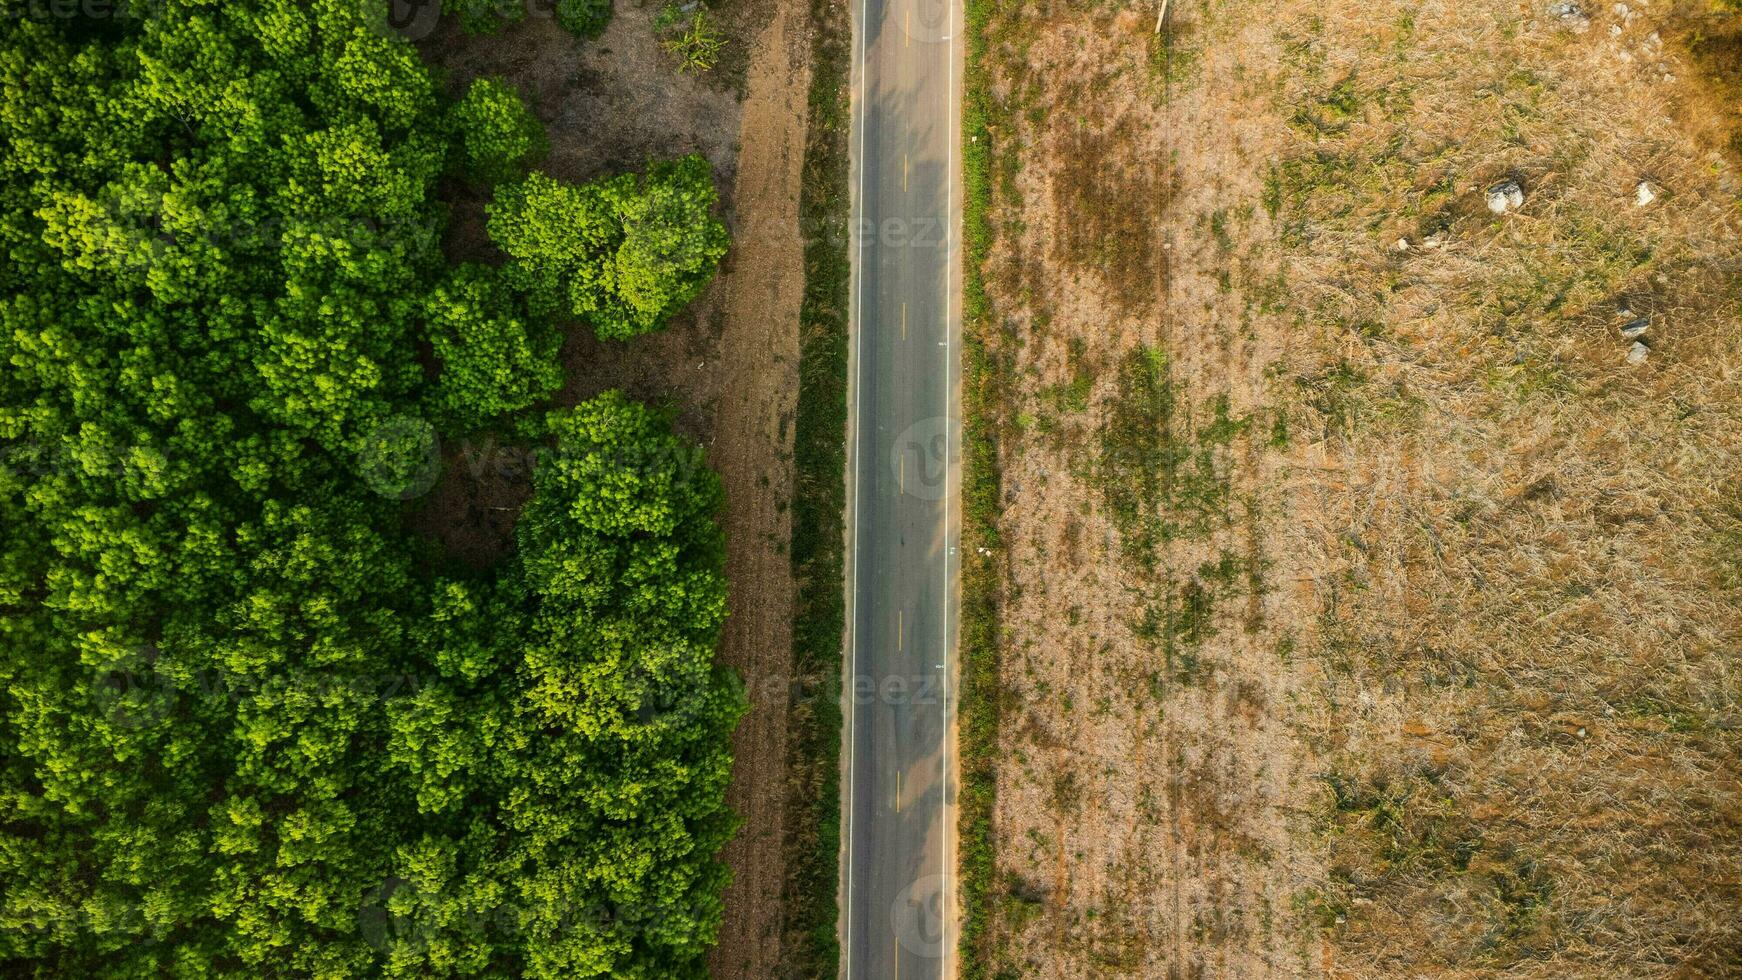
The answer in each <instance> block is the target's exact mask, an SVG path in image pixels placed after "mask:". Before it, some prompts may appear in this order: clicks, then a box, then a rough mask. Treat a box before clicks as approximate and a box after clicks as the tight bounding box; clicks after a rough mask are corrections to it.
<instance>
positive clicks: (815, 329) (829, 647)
mask: <svg viewBox="0 0 1742 980" xmlns="http://www.w3.org/2000/svg"><path fill="white" fill-rule="evenodd" d="M810 13H811V31H812V34H811V38H812V40H811V88H810V94H809V110H808V111H809V123H808V126H807V129H806V132H807V136H806V143H805V158H804V185H803V189H802V191H801V193H800V198H799V227H800V229H801V230H802V232H803V234H804V237H805V256H804V270H805V295H804V306H803V308H802V310H801V312H800V319H799V345H800V347H799V392H798V418H797V423H796V432H795V436H794V440H795V441H794V447H793V453H794V467H795V469H796V478H795V491H794V499H793V517H792V522H793V526H792V574H793V581H794V582H795V584H796V586H797V602H796V607H795V608H794V610H793V651H792V664H793V683H792V685H791V691H792V698H793V700H792V705H791V709H790V716H789V719H788V726H789V727H788V734H787V739H788V745H789V750H788V751H789V753H790V759H789V762H788V769H789V772H790V785H789V786H788V801H789V802H788V806H787V818H786V823H787V835H786V836H787V839H786V866H787V886H786V909H785V914H786V919H785V935H784V936H783V937H782V949H781V953H782V963H781V976H782V977H792V978H799V977H828V976H834V975H835V974H836V972H837V971H838V969H839V961H840V941H839V937H838V936H837V935H836V924H837V921H838V918H839V909H838V907H837V906H838V901H837V898H838V896H837V894H836V890H837V887H838V882H839V878H840V871H839V868H840V847H841V825H840V821H841V801H840V766H841V723H842V709H841V696H842V689H841V685H842V673H841V671H842V661H841V656H842V653H841V648H842V639H843V637H844V635H845V629H846V592H845V589H844V587H843V581H844V579H843V574H844V570H845V566H844V560H845V541H846V539H845V527H844V523H843V519H844V517H845V514H846V507H847V487H846V472H847V452H846V447H847V442H846V440H847V361H848V351H849V338H848V309H849V308H848V303H849V297H848V293H849V289H850V286H849V284H850V281H851V275H852V266H851V257H850V255H849V252H848V248H849V241H850V237H849V233H848V227H847V225H848V221H849V220H850V209H851V204H852V201H851V198H850V197H849V193H850V188H849V186H848V172H849V168H850V165H851V161H850V158H849V156H848V153H849V145H848V141H849V129H850V108H849V103H848V90H847V82H848V77H849V73H850V72H851V70H852V26H851V23H852V22H851V14H850V12H849V11H848V9H847V7H846V5H845V4H844V3H842V2H840V0H812V2H811V5H810Z"/></svg>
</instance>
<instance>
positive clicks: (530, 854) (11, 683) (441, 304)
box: [0, 0, 742, 978]
mask: <svg viewBox="0 0 1742 980" xmlns="http://www.w3.org/2000/svg"><path fill="white" fill-rule="evenodd" d="M366 8H367V5H365V4H359V3H357V2H356V0H313V2H310V0H251V2H247V3H236V2H225V3H220V2H215V0H159V2H157V3H153V4H150V5H144V6H138V5H136V6H135V7H134V8H132V9H133V10H135V11H136V12H137V13H136V15H134V16H129V17H126V18H115V19H107V20H92V19H90V18H79V17H73V18H55V17H45V18H33V17H29V16H25V17H5V18H0V527H3V528H4V533H0V972H3V973H5V974H6V975H9V976H11V975H39V976H45V977H46V976H53V977H69V976H78V977H87V976H88V977H141V978H144V977H160V976H214V977H248V978H255V977H262V976H305V975H306V976H322V977H351V976H379V975H389V976H419V977H421V976H441V975H490V976H500V975H526V976H538V977H565V978H566V977H587V976H615V977H646V978H667V977H683V976H699V975H701V973H702V967H701V966H700V956H701V953H702V951H703V950H704V949H705V947H706V945H707V944H708V943H709V942H710V941H711V939H712V936H713V934H714V932H715V930H716V929H717V926H718V922H719V915H720V910H719V892H720V889H721V887H722V885H723V880H722V878H723V875H724V871H723V869H722V867H721V866H720V865H719V863H718V862H717V861H716V859H715V854H716V852H717V850H718V848H719V847H720V845H721V843H722V842H723V841H724V839H725V837H726V835H727V834H728V833H729V832H730V829H731V828H730V819H729V816H728V814H727V812H726V811H725V809H724V807H723V794H724V786H725V780H726V773H727V768H728V765H729V756H728V754H727V744H728V743H727V735H728V733H729V731H730V729H731V728H732V726H733V725H734V724H735V722H736V718H737V716H738V713H739V712H740V710H741V705H742V695H741V692H740V691H739V690H738V688H737V686H736V683H735V681H733V680H732V679H731V678H730V677H729V676H727V675H725V674H723V673H721V672H719V671H718V670H717V669H716V668H715V667H714V665H713V660H712V650H713V646H714V643H715V640H716V638H717V635H718V632H719V628H720V622H721V619H722V616H723V614H724V613H723V611H724V597H723V596H724V593H723V589H724V585H723V578H722V557H721V541H720V535H719V532H718V530H717V529H716V527H715V525H714V523H713V516H714V513H715V511H716V509H717V507H718V505H719V497H720V490H719V486H718V482H717V480H716V479H715V478H714V477H713V475H712V474H711V473H710V472H709V471H708V470H707V469H706V468H705V467H704V466H702V465H701V464H700V461H699V460H698V459H697V458H696V457H695V455H694V453H693V452H692V451H690V450H689V449H687V448H686V447H685V446H684V445H683V444H682V443H681V442H680V441H679V440H677V439H676V438H675V437H674V436H672V435H671V434H670V431H669V425H668V424H667V420H666V419H665V418H663V417H662V416H660V415H659V414H657V413H655V412H653V411H651V410H650V409H647V408H645V407H643V406H640V405H637V404H634V403H632V402H629V401H627V400H625V399H624V398H622V397H620V396H617V395H607V396H604V397H602V398H599V399H596V400H594V401H592V402H589V403H586V404H583V405H581V406H579V407H577V408H574V409H570V410H559V411H552V412H550V413H548V415H546V416H543V417H540V416H536V415H531V414H529V412H530V411H531V410H532V409H534V408H536V407H537V406H538V405H539V403H540V402H541V401H542V400H544V399H545V398H546V397H547V396H548V395H549V394H550V393H551V392H552V391H553V390H554V389H555V388H556V387H557V386H558V385H559V383H560V381H561V377H560V374H559V371H558V368H557V366H556V361H555V353H556V346H557V342H558V338H559V333H558V328H557V325H556V324H554V323H553V321H552V320H551V314H552V312H553V311H554V310H556V309H557V308H558V307H559V306H560V307H561V308H563V309H568V310H572V311H574V312H577V313H579V314H582V315H584V316H585V317H586V318H587V319H588V320H589V321H590V322H592V323H593V324H594V325H595V327H596V328H597V329H598V330H599V331H600V332H601V333H602V334H605V335H607V336H627V335H629V334H633V333H636V332H640V331H643V330H646V329H649V328H651V327H653V326H657V325H658V324H659V323H660V322H661V321H662V320H663V319H664V318H665V317H667V316H669V315H670V314H671V313H672V312H674V311H675V310H676V309H677V308H678V307H680V306H681V305H682V304H683V303H684V302H685V301H687V300H688V299H689V298H691V297H693V296H694V295H695V293H696V291H697V290H699V289H700V288H701V285H702V284H703V283H705V281H706V279H707V277H708V276H709V275H710V274H711V272H712V270H713V267H714V265H715V263H716V262H717V260H718V258H719V255H720V253H721V252H722V251H723V249H724V231H723V229H721V228H720V226H719V224H718V222H717V221H716V220H715V219H713V218H712V217H711V214H710V209H711V206H712V204H713V192H712V184H711V180H710V178H709V175H708V173H707V170H706V167H705V165H702V164H700V163H699V162H697V161H691V160H685V161H679V162H676V163H673V164H662V165H655V166H653V167H652V168H651V169H650V170H649V172H648V174H647V175H646V176H644V177H643V176H635V175H629V176H624V177H614V178H609V179H607V180H605V181H602V182H600V183H599V184H596V185H593V186H591V187H586V188H572V187H564V186H563V185H560V184H556V183H555V182H554V181H550V180H549V179H548V178H544V177H541V176H538V175H532V176H530V177H522V176H521V174H522V171H523V169H524V166H525V165H526V164H527V163H528V162H529V161H530V160H531V159H533V158H534V157H535V155H536V152H537V149H538V147H539V145H540V143H541V138H542V134H541V133H538V132H537V131H536V127H535V126H534V125H533V124H531V116H530V115H529V114H527V113H526V111H525V108H524V107H523V106H521V105H520V103H519V101H518V99H517V98H515V97H514V96H513V93H512V92H511V91H509V90H507V89H505V88H502V87H500V86H493V85H484V86H482V87H480V86H474V87H473V88H472V89H471V90H470V91H469V92H468V93H467V95H466V96H465V97H464V98H463V99H461V100H460V101H459V102H457V103H453V104H450V103H448V102H447V101H446V100H445V99H444V98H443V96H442V95H441V93H440V92H439V90H438V89H437V87H436V85H435V84H434V83H433V81H432V78H431V76H430V73H429V72H428V71H427V70H426V68H425V67H424V66H423V64H422V63H421V62H420V61H419V59H418V57H417V55H416V53H415V51H414V50H413V49H412V48H411V47H410V46H409V45H408V44H406V43H405V42H404V41H403V40H402V39H400V38H398V37H396V36H394V35H393V34H392V33H391V32H390V31H385V30H382V29H380V27H379V23H378V20H377V18H375V17H374V16H372V14H373V13H374V12H372V11H370V10H368V9H366ZM455 161H459V162H458V163H456V162H455ZM456 166H457V167H459V168H460V169H461V170H462V171H464V172H465V175H466V176H468V177H475V178H477V179H480V180H485V181H507V182H508V183H505V184H503V189H502V191H501V194H502V200H504V201H510V202H512V201H522V202H525V201H530V200H531V199H532V198H533V197H534V196H535V195H547V196H549V197H550V198H552V199H553V200H554V199H559V198H560V199H562V200H565V201H567V200H570V199H573V200H580V201H583V202H585V205H584V211H585V215H586V217H587V221H586V222H582V223H580V227H579V228H578V229H569V228H559V227H556V226H555V225H552V226H551V227H534V226H535V225H536V220H537V219H533V218H530V217H527V216H524V215H523V216H520V217H516V218H506V217H504V218H498V217H497V216H496V215H492V224H493V229H494V228H495V226H496V225H497V224H500V223H501V222H503V221H506V222H507V225H506V226H505V227H518V228H520V229H521V230H520V231H517V232H515V233H513V234H505V235H503V236H500V237H501V238H502V240H503V242H504V249H505V251H506V252H507V253H508V255H509V256H511V257H512V258H511V260H510V261H509V263H508V264H507V265H505V266H503V267H500V268H498V267H492V266H486V265H467V266H461V267H450V266H448V264H447V263H446V262H445V261H444V259H443V258H442V254H441V251H440V248H439V245H440V240H441V235H442V232H443V228H444V218H443V209H442V206H441V203H440V201H439V200H438V199H437V196H436V187H437V185H438V180H439V178H440V177H441V176H442V174H443V173H444V172H448V171H449V170H450V168H452V167H456ZM504 213H505V214H506V213H507V212H504ZM565 234H566V235H572V236H574V237H572V238H563V237H562V235H565ZM533 241H536V247H533V248H525V249H523V250H522V251H516V248H515V246H516V245H517V244H523V243H525V242H533ZM565 248H572V252H567V253H565V252H564V249H565ZM420 350H428V351H430V352H432V353H433V362H434V363H425V361H424V360H422V359H420ZM515 413H518V414H517V416H516V417H517V419H518V420H519V421H518V424H517V431H526V430H527V429H530V428H533V427H535V426H533V425H530V424H528V420H531V422H533V423H537V425H536V427H537V428H542V429H543V430H544V431H546V432H548V435H549V437H550V440H551V441H552V447H551V449H550V450H549V452H548V453H547V454H545V455H544V456H543V458H542V459H541V461H540V463H539V465H538V466H537V467H536V469H535V472H534V487H533V496H532V499H531V502H530V503H529V504H528V506H527V508H526V511H525V513H524V514H523V516H522V518H521V520H520V522H519V524H518V525H517V531H516V537H517V548H516V551H515V553H514V554H513V555H512V556H511V557H510V558H509V559H507V560H506V561H505V562H504V563H503V564H502V565H501V566H500V567H497V568H493V569H490V570H488V571H485V572H473V571H458V570H453V569H449V568H448V567H447V565H446V564H445V563H444V562H443V560H442V559H441V558H440V556H439V555H438V554H437V553H436V552H435V550H434V548H433V546H431V545H429V544H428V543H427V542H424V541H422V540H421V539H419V538H418V537H416V536H415V535H413V534H412V533H410V532H409V531H407V530H406V528H405V522H404V517H405V512H406V509H407V508H408V507H412V506H415V504H412V503H407V502H406V498H410V497H415V496H416V495H417V493H418V492H419V491H420V490H422V489H427V487H428V484H429V482H430V481H431V480H433V479H434V478H435V473H436V471H437V470H438V469H439V466H440V456H439V452H440V450H439V446H440V438H441V436H442V435H443V434H444V433H445V434H449V435H452V434H455V433H458V432H459V431H462V430H467V429H472V428H479V427H490V426H493V425H499V424H504V423H505V422H506V421H507V420H508V416H509V415H511V414H515Z"/></svg>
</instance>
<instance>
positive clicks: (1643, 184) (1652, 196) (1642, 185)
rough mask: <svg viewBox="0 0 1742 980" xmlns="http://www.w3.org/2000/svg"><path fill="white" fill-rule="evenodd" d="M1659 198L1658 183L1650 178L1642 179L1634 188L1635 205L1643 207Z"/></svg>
mask: <svg viewBox="0 0 1742 980" xmlns="http://www.w3.org/2000/svg"><path fill="white" fill-rule="evenodd" d="M1655 200H1657V185H1656V184H1654V183H1652V182H1651V181H1649V180H1642V181H1640V182H1639V183H1638V184H1636V185H1635V186H1634V188H1633V206H1634V207H1636V208H1643V207H1646V206H1648V205H1650V204H1651V202H1653V201H1655Z"/></svg>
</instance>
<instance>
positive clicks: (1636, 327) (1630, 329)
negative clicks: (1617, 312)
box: [1621, 316, 1651, 340]
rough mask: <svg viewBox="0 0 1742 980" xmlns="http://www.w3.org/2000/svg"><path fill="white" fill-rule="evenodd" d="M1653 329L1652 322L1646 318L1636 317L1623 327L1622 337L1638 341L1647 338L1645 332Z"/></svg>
mask: <svg viewBox="0 0 1742 980" xmlns="http://www.w3.org/2000/svg"><path fill="white" fill-rule="evenodd" d="M1650 329H1651V321H1650V320H1648V319H1646V318H1645V317H1642V316H1641V317H1634V318H1633V319H1631V320H1629V321H1627V322H1626V323H1625V324H1623V325H1622V327H1621V336H1623V337H1626V338H1627V339H1628V340H1638V339H1639V338H1641V337H1643V336H1645V331H1647V330H1650Z"/></svg>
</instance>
